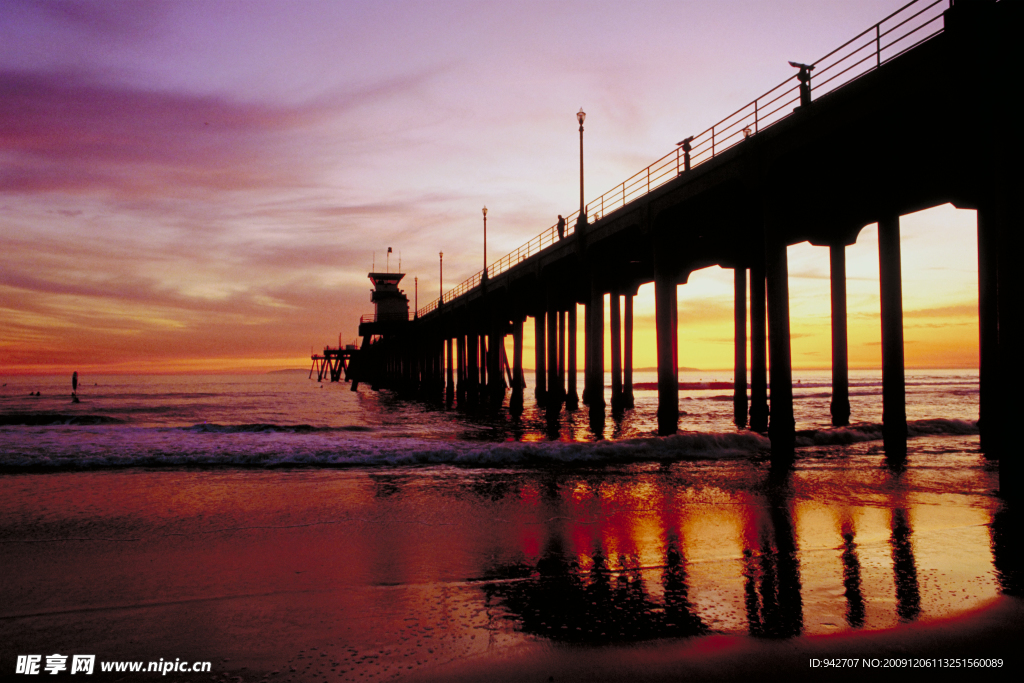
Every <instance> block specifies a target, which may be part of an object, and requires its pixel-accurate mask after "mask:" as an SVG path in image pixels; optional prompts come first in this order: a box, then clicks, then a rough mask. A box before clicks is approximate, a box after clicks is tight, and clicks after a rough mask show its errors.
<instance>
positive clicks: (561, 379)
mask: <svg viewBox="0 0 1024 683" xmlns="http://www.w3.org/2000/svg"><path fill="white" fill-rule="evenodd" d="M565 316H566V312H565V311H563V310H561V309H559V311H558V391H559V393H560V394H561V400H562V402H563V403H564V402H565V394H566V391H565Z"/></svg>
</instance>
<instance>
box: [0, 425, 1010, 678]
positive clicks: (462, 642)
mask: <svg viewBox="0 0 1024 683" xmlns="http://www.w3.org/2000/svg"><path fill="white" fill-rule="evenodd" d="M919 445H922V444H919ZM926 446H927V444H923V446H922V447H926ZM915 457H916V456H912V457H911V458H910V459H909V461H908V467H907V468H906V470H905V471H900V472H893V471H891V470H889V469H887V468H886V467H885V466H884V463H883V462H882V457H881V456H880V455H879V454H877V453H875V452H873V451H872V450H871V448H870V447H868V446H865V447H863V448H861V449H860V450H857V449H852V450H851V449H847V450H844V451H842V452H841V453H838V454H833V455H827V454H826V455H819V456H816V457H806V458H803V459H802V460H800V461H798V463H797V467H796V470H795V471H794V472H793V474H792V475H791V476H789V477H787V478H786V480H785V481H783V482H781V483H779V482H777V483H774V484H771V485H769V484H767V483H766V481H767V480H766V471H767V470H766V465H765V463H751V462H748V461H713V462H712V461H704V462H700V461H698V462H689V463H673V464H642V465H628V466H627V465H623V466H621V467H602V468H594V469H590V470H586V469H581V468H574V469H566V470H564V471H550V470H523V469H520V470H466V469H457V468H452V467H428V468H393V469H378V470H366V469H360V470H318V469H311V470H286V471H253V470H202V471H181V470H164V471H148V470H142V469H137V470H126V471H111V472H94V473H88V472H84V473H63V474H48V475H35V474H26V475H8V476H6V477H5V478H4V480H3V487H4V490H5V493H6V494H7V495H5V496H4V497H3V500H2V501H0V544H2V548H3V552H2V555H0V575H2V576H3V577H4V582H3V586H2V588H0V598H2V603H0V643H2V645H0V666H2V667H3V669H2V670H0V674H3V675H5V676H6V675H8V674H10V673H11V669H12V664H11V663H12V662H13V660H14V658H15V657H16V656H17V655H20V654H40V655H47V654H52V653H62V654H65V655H72V654H96V655H97V659H98V660H99V661H111V660H144V661H147V662H148V661H153V660H156V659H159V658H164V659H165V660H173V659H175V658H181V659H185V660H190V661H195V660H204V661H206V660H208V661H210V662H211V663H212V671H211V673H209V674H203V675H202V676H201V677H196V676H181V675H179V676H177V677H175V676H174V675H173V674H171V675H168V676H167V677H165V680H224V679H225V678H228V677H230V678H231V679H232V680H238V678H239V677H240V678H241V680H243V681H249V680H254V681H259V680H263V679H267V680H282V681H283V680H291V681H314V680H316V681H320V680H329V681H366V680H510V681H511V680H538V681H546V680H552V679H553V680H556V681H557V680H626V679H628V680H750V679H752V678H758V679H780V680H781V679H790V678H794V677H795V678H804V679H808V680H849V679H857V680H862V679H863V678H865V672H864V669H863V667H860V668H858V669H856V670H848V671H839V670H833V669H827V670H826V669H824V668H812V667H811V666H810V664H809V660H810V659H813V658H820V659H824V658H831V657H857V658H863V657H869V658H872V657H874V658H880V659H884V658H885V657H889V656H898V657H901V658H904V657H909V658H918V659H922V658H932V657H939V656H941V657H946V658H954V657H965V656H971V657H985V658H1000V657H1001V658H1003V659H1004V666H1003V667H1002V668H1001V669H986V670H984V671H983V672H982V673H980V674H979V675H977V676H975V675H971V677H972V678H974V677H977V678H981V679H983V680H993V679H994V680H1000V679H1002V678H1005V677H1007V674H1008V672H1011V671H1016V667H1017V666H1019V662H1018V661H1017V660H1016V659H1014V657H1015V653H1016V651H1017V649H1018V648H1017V642H1018V641H1019V638H1020V635H1021V634H1022V633H1024V630H1022V626H1024V607H1022V604H1021V602H1020V601H1019V600H1018V599H1017V598H1016V597H1011V596H1020V595H1021V592H1020V585H1021V582H1020V574H1021V569H1020V567H1021V562H1020V558H1019V555H1020V552H1019V551H1018V550H1017V545H1019V544H1018V543H1017V539H1018V538H1019V528H1020V526H1019V524H1018V523H1017V520H1018V516H1017V515H1016V514H1015V513H1012V512H1011V511H1008V510H1007V509H1005V507H1004V506H1003V505H1002V504H1001V503H1000V501H999V500H998V498H997V497H995V496H994V495H993V489H994V485H995V481H996V479H995V472H994V469H993V468H992V467H990V466H989V465H987V464H985V463H984V462H983V461H981V460H980V456H977V455H972V454H970V453H967V452H965V453H963V454H961V455H959V456H956V457H953V456H950V457H949V458H947V459H946V460H943V461H942V462H941V463H940V464H939V465H936V464H934V461H926V460H922V459H920V458H918V460H917V461H915ZM926 462H928V463H932V464H928V465H927V466H926V464H925V463H926ZM959 673H960V675H967V674H966V673H965V672H964V670H963V669H961V670H960V672H959ZM896 674H897V675H900V676H901V677H902V678H904V679H906V678H913V679H915V680H917V679H920V680H925V678H924V677H925V676H927V677H929V678H930V677H933V676H936V675H937V674H936V669H934V668H929V669H915V670H913V671H911V672H909V673H908V672H907V670H906V669H901V670H898V671H896ZM139 676H143V677H145V675H144V674H135V675H132V674H120V675H112V676H109V677H107V678H109V679H117V680H138V679H139ZM149 676H150V677H151V676H153V674H149ZM885 676H886V671H884V670H881V669H874V670H872V672H871V674H870V677H871V678H878V677H885Z"/></svg>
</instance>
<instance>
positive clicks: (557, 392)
mask: <svg viewBox="0 0 1024 683" xmlns="http://www.w3.org/2000/svg"><path fill="white" fill-rule="evenodd" d="M547 318H548V334H547V337H548V339H547V342H548V348H547V353H548V395H547V405H546V408H547V410H548V413H550V414H557V413H558V411H560V410H561V409H562V394H563V391H562V387H561V386H560V384H559V381H558V309H557V308H556V307H555V304H554V302H553V301H552V295H551V293H550V292H549V293H548V310H547Z"/></svg>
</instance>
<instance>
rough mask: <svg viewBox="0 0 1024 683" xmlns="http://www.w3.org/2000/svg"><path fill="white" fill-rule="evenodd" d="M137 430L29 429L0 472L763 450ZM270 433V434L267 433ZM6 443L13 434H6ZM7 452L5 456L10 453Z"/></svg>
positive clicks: (541, 460)
mask: <svg viewBox="0 0 1024 683" xmlns="http://www.w3.org/2000/svg"><path fill="white" fill-rule="evenodd" d="M264 426H267V425H246V426H242V427H239V428H228V427H221V428H220V429H210V427H209V426H202V427H201V428H200V427H199V426H197V427H196V428H186V429H174V428H161V429H145V428H139V427H117V428H114V427H102V426H97V427H90V428H86V429H85V430H82V431H78V432H76V433H75V435H74V437H75V438H74V441H73V442H69V440H68V439H67V437H66V433H65V434H57V433H54V432H47V431H45V430H43V431H40V430H33V433H32V434H25V435H23V438H22V439H21V441H20V443H19V444H9V445H8V446H6V447H5V448H3V449H2V452H0V471H8V472H11V471H22V472H24V471H59V470H92V469H113V468H125V467H225V466H226V467H254V468H279V467H367V466H370V467H372V466H409V465H454V466H463V467H515V466H550V465H601V464H609V463H626V462H641V461H678V460H687V459H691V460H704V459H721V458H744V457H750V456H753V455H757V454H759V453H767V452H768V451H769V450H770V446H771V444H770V442H769V441H768V439H767V438H766V437H764V436H761V435H759V434H754V433H751V432H740V433H683V434H677V435H674V436H668V437H649V438H637V439H628V440H623V441H599V442H562V441H546V442H496V443H494V442H490V443H489V442H470V441H460V440H455V441H442V440H431V439H422V438H407V437H395V436H387V437H382V436H379V435H373V436H371V437H370V438H367V437H366V436H362V435H360V434H359V432H358V431H356V430H345V429H343V428H342V429H331V430H325V429H315V428H311V429H310V430H308V431H304V430H302V429H297V428H294V427H293V428H281V427H276V428H272V429H267V430H262V427H264ZM270 427H273V426H270ZM5 436H17V435H16V434H7V435H5ZM12 446H13V448H12Z"/></svg>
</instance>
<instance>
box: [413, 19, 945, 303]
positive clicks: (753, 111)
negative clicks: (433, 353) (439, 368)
mask: <svg viewBox="0 0 1024 683" xmlns="http://www.w3.org/2000/svg"><path fill="white" fill-rule="evenodd" d="M953 2H954V0H912V2H909V3H907V4H906V5H904V6H903V7H900V8H899V9H898V10H896V11H895V12H893V13H892V14H890V15H889V16H887V17H885V18H884V19H882V20H881V21H879V22H878V23H877V24H874V25H873V26H871V27H869V28H868V29H866V30H864V31H862V32H861V33H859V34H857V35H856V36H855V37H853V38H851V39H850V40H848V41H846V42H845V43H843V44H842V45H840V46H839V47H837V48H836V49H834V50H832V51H831V52H829V53H828V54H827V55H825V56H824V57H821V58H820V59H818V60H817V61H816V62H814V63H813V64H812V65H811V66H813V67H814V68H813V70H812V71H811V96H812V98H813V97H815V96H818V97H820V96H822V95H825V94H827V93H830V92H832V91H834V90H838V89H839V88H841V87H843V86H845V85H848V84H850V83H852V82H853V81H855V80H857V79H858V78H860V77H861V76H863V75H865V74H867V73H870V72H872V71H874V70H875V69H877V68H878V67H880V66H882V65H883V64H885V63H886V62H888V61H889V60H891V59H894V58H896V57H898V56H900V55H901V54H903V53H904V52H906V51H908V50H910V49H912V48H914V47H917V46H918V45H920V44H921V43H924V42H925V41H927V40H930V39H931V38H934V37H935V36H937V35H938V34H940V33H942V31H943V29H944V24H943V14H944V12H945V11H946V10H947V9H948V8H949V7H950V6H952V4H953ZM799 103H800V83H799V81H798V79H797V74H794V75H793V76H791V77H790V78H787V79H786V80H785V81H783V82H782V83H779V84H778V85H777V86H775V87H774V88H772V89H771V90H769V91H768V92H766V93H764V94H763V95H761V96H760V97H758V98H756V99H754V101H753V102H750V103H748V104H746V105H744V106H743V107H740V108H739V109H737V110H736V111H734V112H733V113H732V114H729V115H728V116H726V117H725V118H724V119H722V120H721V121H718V122H717V123H715V124H713V125H712V126H711V127H710V128H707V129H705V130H703V131H701V132H700V133H698V134H696V135H694V136H693V137H692V138H691V140H690V147H691V149H690V168H691V169H692V168H693V167H695V166H699V165H700V164H702V163H704V162H706V161H708V160H710V159H713V158H714V157H715V156H717V155H719V154H721V153H722V152H725V151H726V150H729V149H732V148H733V147H735V146H736V145H738V144H740V143H742V142H743V141H744V140H745V139H746V138H747V137H749V136H751V135H757V134H758V133H760V132H761V131H763V130H765V129H766V128H768V127H770V126H772V125H774V124H776V123H778V122H779V121H782V120H783V119H785V118H787V117H789V116H790V115H791V114H792V113H793V109H794V107H795V106H796V105H798V104H799ZM685 168H686V153H685V152H684V151H683V148H682V146H681V145H678V146H677V147H676V149H675V150H673V151H672V152H669V153H668V154H666V155H665V156H663V157H661V158H660V159H658V160H657V161H655V162H654V163H653V164H651V165H650V166H648V167H647V168H645V169H643V170H642V171H640V172H638V173H635V174H633V175H632V176H630V177H629V178H627V179H626V180H624V181H623V182H622V183H620V184H619V185H617V186H616V187H614V188H612V189H611V190H609V191H607V192H605V193H604V194H602V195H601V196H600V197H597V198H596V199H593V200H591V201H590V202H588V203H587V205H586V209H587V216H586V219H587V223H593V222H595V221H598V220H601V219H602V218H604V217H605V216H607V215H609V214H611V213H613V212H614V211H616V210H618V209H621V208H622V207H624V206H625V205H626V204H628V203H629V202H631V201H633V200H635V199H638V198H640V197H643V196H644V195H646V194H648V193H649V192H651V191H652V190H655V189H657V188H659V187H661V186H662V185H664V184H665V183H667V182H669V181H671V180H674V179H675V178H677V177H679V176H680V175H681V174H683V173H685V172H686V170H685ZM578 218H579V211H578V210H577V211H574V212H573V213H571V214H569V215H568V216H566V217H565V224H566V225H565V236H566V237H568V236H569V235H572V234H573V233H574V232H575V228H576V222H577V220H578ZM558 241H559V236H558V226H557V225H552V226H551V227H550V228H548V229H547V230H545V231H543V232H542V233H540V234H539V235H537V236H536V237H534V238H533V239H531V240H530V241H529V242H527V243H526V244H524V245H522V246H521V247H519V248H518V249H516V250H515V251H513V252H511V253H509V254H506V255H505V256H503V257H501V258H500V259H498V260H497V261H494V262H493V263H491V264H489V265H488V266H487V275H488V277H494V276H496V275H500V274H501V273H504V272H505V271H507V270H509V269H511V268H512V267H513V266H515V265H517V264H519V263H521V262H523V261H525V260H526V259H528V258H530V257H531V256H533V255H535V254H538V253H540V252H541V251H543V250H544V249H546V248H547V247H549V246H551V245H552V244H554V243H555V242H558ZM483 276H484V271H480V272H477V273H474V274H473V276H472V277H470V278H469V279H467V280H465V281H464V282H461V283H459V284H458V285H456V286H455V287H454V288H453V289H451V290H449V291H447V292H445V293H444V294H443V295H442V297H441V298H440V299H434V300H433V301H431V302H430V303H429V304H427V305H426V306H424V307H423V308H421V309H419V311H418V314H419V315H420V316H422V315H425V314H427V313H430V312H431V311H433V310H435V309H436V308H437V307H438V306H439V305H443V304H445V303H448V302H450V301H452V300H454V299H457V298H458V297H460V296H462V295H463V294H465V293H467V292H469V291H470V290H472V289H474V288H475V287H477V286H479V285H480V282H481V280H482V279H483Z"/></svg>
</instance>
